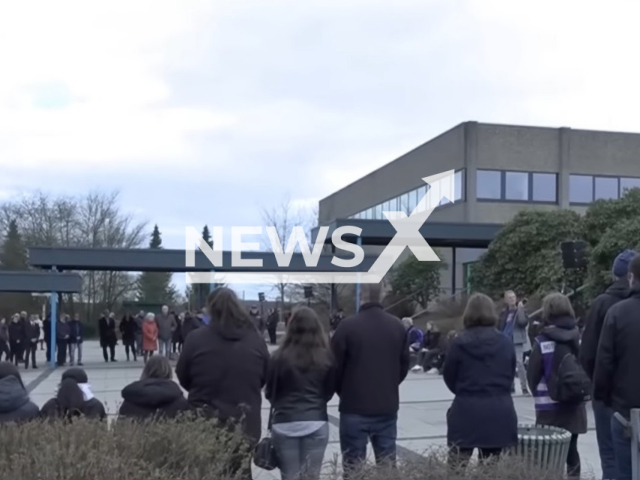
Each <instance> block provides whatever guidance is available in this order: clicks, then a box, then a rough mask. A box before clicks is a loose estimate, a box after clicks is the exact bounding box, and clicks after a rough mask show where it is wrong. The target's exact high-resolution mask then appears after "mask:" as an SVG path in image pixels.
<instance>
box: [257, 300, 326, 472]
mask: <svg viewBox="0 0 640 480" xmlns="http://www.w3.org/2000/svg"><path fill="white" fill-rule="evenodd" d="M334 393H335V365H334V362H333V355H332V354H331V350H330V349H329V342H328V338H327V335H326V333H325V332H324V329H323V328H322V325H321V324H320V320H319V319H318V316H317V315H316V313H315V312H314V311H313V310H311V309H310V308H307V307H301V308H299V309H297V310H295V311H294V312H293V316H292V317H291V322H290V323H289V328H288V329H287V333H286V335H285V337H284V341H283V343H282V347H280V349H279V350H278V351H276V352H275V353H274V355H273V358H272V360H271V365H270V369H269V377H268V379H267V386H266V389H265V397H266V398H267V399H268V400H269V401H270V402H271V408H272V418H271V419H270V420H271V423H272V425H271V435H272V438H273V443H274V447H275V449H276V452H277V457H278V460H279V463H278V467H279V468H280V472H281V475H282V480H298V479H300V478H304V479H306V480H317V479H318V478H319V477H320V469H321V468H322V462H323V459H324V452H325V450H326V448H327V443H328V442H329V424H328V420H329V416H328V415H327V402H328V401H329V400H331V398H332V397H333V394H334Z"/></svg>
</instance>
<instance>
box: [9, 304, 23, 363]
mask: <svg viewBox="0 0 640 480" xmlns="http://www.w3.org/2000/svg"><path fill="white" fill-rule="evenodd" d="M26 342H27V332H26V330H25V325H24V323H22V322H21V321H20V315H18V314H15V315H14V316H13V317H12V318H11V323H10V324H9V345H10V346H11V360H13V363H14V365H16V366H18V363H20V362H22V360H23V354H24V349H25V345H26Z"/></svg>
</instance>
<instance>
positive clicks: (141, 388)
mask: <svg viewBox="0 0 640 480" xmlns="http://www.w3.org/2000/svg"><path fill="white" fill-rule="evenodd" d="M172 378H173V370H172V369H171V364H170V363H169V359H167V357H160V356H155V357H151V358H149V359H148V360H147V363H146V365H145V366H144V370H143V371H142V377H141V378H140V380H138V381H136V382H133V383H131V384H129V385H127V386H126V387H124V389H123V390H122V399H123V400H124V401H123V402H122V405H121V406H120V412H119V415H120V417H125V418H132V419H138V420H145V419H149V418H158V417H163V418H175V417H176V416H178V415H179V414H180V413H182V412H184V411H186V410H187V409H188V404H187V399H186V398H184V395H183V394H182V390H181V389H180V387H179V386H178V384H177V383H175V382H174V381H173V380H172Z"/></svg>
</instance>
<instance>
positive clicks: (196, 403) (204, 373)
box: [176, 320, 269, 441]
mask: <svg viewBox="0 0 640 480" xmlns="http://www.w3.org/2000/svg"><path fill="white" fill-rule="evenodd" d="M268 366H269V351H268V350H267V345H266V344H265V342H264V340H263V339H262V338H260V335H259V334H258V332H257V331H256V329H255V328H254V327H253V326H252V325H246V326H244V327H236V326H234V325H228V326H226V327H225V328H222V327H221V326H219V325H218V324H217V322H214V321H213V320H212V323H211V324H210V325H208V326H206V327H202V328H201V329H199V330H198V335H189V336H188V337H187V338H186V341H185V344H184V347H183V348H182V353H181V354H180V358H179V360H178V364H177V366H176V374H177V376H178V379H179V380H180V385H182V387H183V388H184V389H185V390H186V391H187V392H189V396H188V400H189V405H190V406H191V407H193V408H196V409H202V410H203V413H205V414H211V415H213V416H216V417H217V418H219V419H220V420H221V421H222V422H225V421H227V420H229V419H231V420H238V419H243V424H242V428H243V431H244V433H245V434H246V435H247V436H248V437H249V438H251V439H252V440H254V441H257V440H259V438H260V434H261V431H262V426H261V415H260V409H261V407H262V387H264V384H265V382H266V378H267V371H268Z"/></svg>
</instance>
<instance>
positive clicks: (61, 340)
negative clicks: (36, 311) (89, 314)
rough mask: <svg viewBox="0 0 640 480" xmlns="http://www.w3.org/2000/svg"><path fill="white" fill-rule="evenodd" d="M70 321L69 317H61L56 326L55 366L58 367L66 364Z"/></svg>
mask: <svg viewBox="0 0 640 480" xmlns="http://www.w3.org/2000/svg"><path fill="white" fill-rule="evenodd" d="M70 320H71V317H69V315H61V316H60V320H58V323H57V324H56V349H57V357H58V358H57V364H58V366H59V367H64V366H65V365H66V364H67V349H68V348H69V339H70V338H71V326H70V325H69V323H70Z"/></svg>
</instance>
